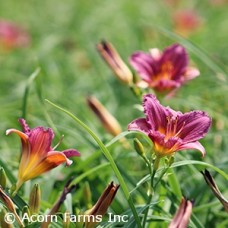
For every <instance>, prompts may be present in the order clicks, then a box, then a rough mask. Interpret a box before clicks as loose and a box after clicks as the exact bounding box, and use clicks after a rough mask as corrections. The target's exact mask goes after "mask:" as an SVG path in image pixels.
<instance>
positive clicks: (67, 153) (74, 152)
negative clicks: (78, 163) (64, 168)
mask: <svg viewBox="0 0 228 228" xmlns="http://www.w3.org/2000/svg"><path fill="white" fill-rule="evenodd" d="M62 153H63V154H65V156H66V157H67V158H70V157H74V156H77V157H79V156H80V153H79V152H78V151H77V150H75V149H68V150H64V151H62Z"/></svg>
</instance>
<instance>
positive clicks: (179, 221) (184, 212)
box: [169, 198, 193, 228]
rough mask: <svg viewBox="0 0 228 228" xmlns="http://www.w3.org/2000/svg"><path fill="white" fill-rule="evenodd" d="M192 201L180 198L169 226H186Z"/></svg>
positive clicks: (170, 227) (171, 227)
mask: <svg viewBox="0 0 228 228" xmlns="http://www.w3.org/2000/svg"><path fill="white" fill-rule="evenodd" d="M192 206H193V203H192V202H191V201H190V200H186V199H184V198H182V200H181V204H180V206H179V208H178V210H177V212H176V214H175V216H174V217H173V220H172V222H171V223H170V224H169V228H177V227H187V226H188V222H189V219H190V217H191V213H192Z"/></svg>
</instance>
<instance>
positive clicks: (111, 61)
mask: <svg viewBox="0 0 228 228" xmlns="http://www.w3.org/2000/svg"><path fill="white" fill-rule="evenodd" d="M97 50H98V52H99V53H100V55H101V56H102V57H103V59H104V60H105V62H106V63H107V64H108V65H109V67H110V68H111V70H112V71H113V73H114V74H115V75H116V77H117V78H118V79H119V80H120V81H122V82H123V83H125V84H131V83H132V80H133V75H132V72H131V71H130V70H129V68H128V67H127V65H126V64H125V63H124V61H123V60H122V59H121V57H120V55H119V53H118V52H117V51H116V49H115V48H114V47H113V45H112V44H111V43H109V42H106V41H102V42H101V43H99V44H97Z"/></svg>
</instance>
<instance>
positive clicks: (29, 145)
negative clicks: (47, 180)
mask: <svg viewBox="0 0 228 228" xmlns="http://www.w3.org/2000/svg"><path fill="white" fill-rule="evenodd" d="M19 122H20V124H21V126H22V130H23V132H21V131H19V130H16V129H9V130H7V131H6V134H10V133H12V132H13V133H16V134H17V135H18V136H19V137H20V138H21V143H22V155H21V161H20V165H19V170H18V182H17V184H16V191H17V190H18V189H19V188H20V186H21V185H22V184H23V183H24V182H25V181H27V180H30V179H32V178H35V177H37V176H39V175H40V174H42V173H44V172H47V171H49V170H51V169H53V168H55V167H57V166H58V165H60V164H62V163H66V165H70V164H71V163H72V161H71V160H69V159H68V157H72V156H79V155H80V154H79V152H78V151H76V150H74V149H68V150H65V151H62V152H61V151H60V152H59V151H54V149H53V148H52V147H51V143H52V140H53V137H54V133H53V131H52V129H51V128H47V129H46V128H44V127H36V128H33V129H31V130H30V128H29V126H28V125H27V123H26V121H25V120H24V119H19Z"/></svg>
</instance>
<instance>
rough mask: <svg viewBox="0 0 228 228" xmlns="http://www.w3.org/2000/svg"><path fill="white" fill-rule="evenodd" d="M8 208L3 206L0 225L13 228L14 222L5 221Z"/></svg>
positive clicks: (0, 213)
mask: <svg viewBox="0 0 228 228" xmlns="http://www.w3.org/2000/svg"><path fill="white" fill-rule="evenodd" d="M5 216H6V210H5V209H4V208H3V209H2V210H1V212H0V227H4V228H13V225H12V224H9V223H7V222H6V221H5Z"/></svg>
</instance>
